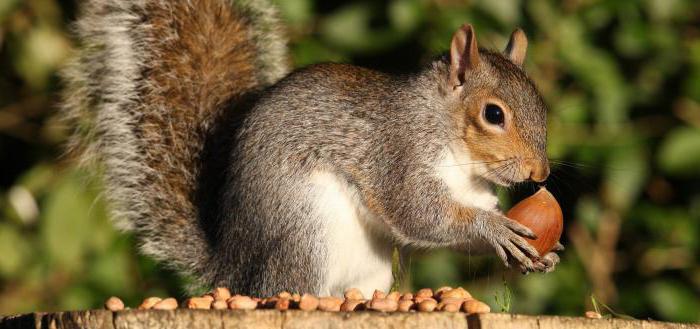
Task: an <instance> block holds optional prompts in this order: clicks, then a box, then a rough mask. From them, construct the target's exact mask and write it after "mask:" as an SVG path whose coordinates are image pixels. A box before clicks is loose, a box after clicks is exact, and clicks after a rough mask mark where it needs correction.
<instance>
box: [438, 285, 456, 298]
mask: <svg viewBox="0 0 700 329" xmlns="http://www.w3.org/2000/svg"><path fill="white" fill-rule="evenodd" d="M448 290H452V287H449V286H442V287H440V288H438V289H437V290H435V295H436V296H437V295H440V294H441V293H442V292H443V291H448Z"/></svg>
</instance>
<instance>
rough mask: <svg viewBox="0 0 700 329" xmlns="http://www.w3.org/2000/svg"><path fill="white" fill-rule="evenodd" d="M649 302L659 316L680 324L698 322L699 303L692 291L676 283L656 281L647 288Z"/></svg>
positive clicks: (699, 314) (699, 317)
mask: <svg viewBox="0 0 700 329" xmlns="http://www.w3.org/2000/svg"><path fill="white" fill-rule="evenodd" d="M647 293H648V294H649V300H650V302H651V304H652V306H653V307H654V308H655V309H656V311H657V312H659V314H661V315H662V316H663V317H664V318H667V319H675V320H676V321H681V322H697V321H700V312H698V310H700V302H698V299H697V298H696V297H697V296H696V295H695V294H694V293H693V289H692V288H690V287H685V286H683V285H682V284H680V283H678V282H671V281H656V282H653V283H652V284H650V285H649V287H648V288H647Z"/></svg>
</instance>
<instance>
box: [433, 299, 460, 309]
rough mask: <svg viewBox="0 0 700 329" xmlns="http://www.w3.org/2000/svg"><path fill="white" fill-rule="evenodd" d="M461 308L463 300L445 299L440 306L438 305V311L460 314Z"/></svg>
mask: <svg viewBox="0 0 700 329" xmlns="http://www.w3.org/2000/svg"><path fill="white" fill-rule="evenodd" d="M461 307H462V299H459V298H446V299H443V300H442V301H441V302H440V304H438V306H437V309H438V311H443V312H452V313H456V312H459V309H460V308H461Z"/></svg>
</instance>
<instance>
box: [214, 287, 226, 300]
mask: <svg viewBox="0 0 700 329" xmlns="http://www.w3.org/2000/svg"><path fill="white" fill-rule="evenodd" d="M211 296H212V297H214V299H216V300H227V299H229V298H231V291H229V290H228V288H225V287H218V288H214V290H213V291H212V292H211Z"/></svg>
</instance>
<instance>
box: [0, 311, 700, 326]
mask: <svg viewBox="0 0 700 329" xmlns="http://www.w3.org/2000/svg"><path fill="white" fill-rule="evenodd" d="M10 328H13V329H15V328H17V329H29V328H49V329H67V328H71V329H86V328H91V329H92V328H94V329H127V328H128V329H158V328H174V329H179V328H182V329H213V328H216V329H220V328H261V329H296V328H300V329H301V328H325V329H368V328H390V329H391V328H396V329H398V328H425V329H431V328H455V329H456V328H461V329H467V328H468V329H496V328H498V329H515V328H518V329H531V328H532V329H550V328H551V329H579V328H599V329H608V328H610V329H612V328H615V329H627V328H642V329H657V328H658V329H662V328H663V329H671V328H673V329H681V328H682V329H686V328H697V329H700V324H684V323H668V322H659V321H649V320H623V319H586V318H583V317H562V316H531V315H518V314H506V313H491V314H475V315H470V316H467V315H465V314H464V313H442V312H435V313H391V314H388V313H387V314H385V313H377V312H352V313H343V312H338V313H331V312H304V311H297V310H291V311H285V312H280V311H276V310H255V311H229V310H222V311H214V310H188V309H178V310H174V311H158V310H126V311H120V312H111V311H106V310H92V311H75V312H57V313H31V314H25V315H18V316H6V317H0V329H10Z"/></svg>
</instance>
